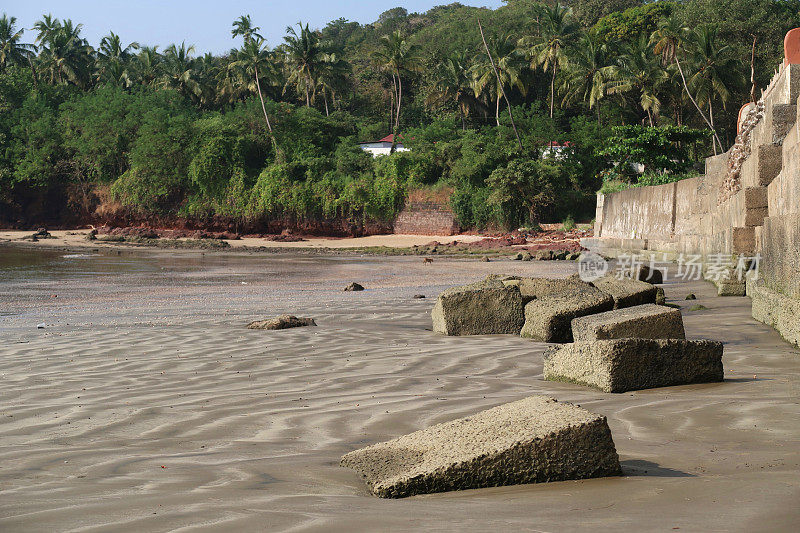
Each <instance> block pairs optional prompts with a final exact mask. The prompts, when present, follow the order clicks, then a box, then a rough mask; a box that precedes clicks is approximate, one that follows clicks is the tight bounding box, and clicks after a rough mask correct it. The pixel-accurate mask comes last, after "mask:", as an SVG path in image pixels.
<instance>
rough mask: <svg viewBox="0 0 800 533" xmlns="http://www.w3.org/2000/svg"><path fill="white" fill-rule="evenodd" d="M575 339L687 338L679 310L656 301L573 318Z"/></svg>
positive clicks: (578, 340) (581, 340)
mask: <svg viewBox="0 0 800 533" xmlns="http://www.w3.org/2000/svg"><path fill="white" fill-rule="evenodd" d="M572 337H573V338H574V339H575V342H583V341H595V340H600V339H624V338H629V337H638V338H642V339H685V338H686V332H685V330H684V329H683V318H682V317H681V312H680V311H679V310H678V309H673V308H671V307H664V306H661V305H655V304H645V305H637V306H635V307H628V308H625V309H615V310H613V311H606V312H605V313H598V314H596V315H589V316H584V317H580V318H576V319H574V320H573V321H572Z"/></svg>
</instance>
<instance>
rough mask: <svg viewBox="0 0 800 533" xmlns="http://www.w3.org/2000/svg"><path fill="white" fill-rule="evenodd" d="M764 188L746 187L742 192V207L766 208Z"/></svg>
mask: <svg viewBox="0 0 800 533" xmlns="http://www.w3.org/2000/svg"><path fill="white" fill-rule="evenodd" d="M767 205H768V203H767V188H766V187H747V188H745V190H744V206H745V208H746V209H755V208H758V207H767Z"/></svg>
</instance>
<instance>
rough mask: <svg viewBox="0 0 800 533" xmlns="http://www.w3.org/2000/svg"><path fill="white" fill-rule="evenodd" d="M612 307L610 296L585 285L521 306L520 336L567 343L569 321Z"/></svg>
mask: <svg viewBox="0 0 800 533" xmlns="http://www.w3.org/2000/svg"><path fill="white" fill-rule="evenodd" d="M654 290H655V289H654ZM613 308H614V299H613V298H612V297H611V296H610V295H608V294H606V293H604V292H603V291H600V290H598V289H596V288H594V287H592V286H590V285H588V284H586V285H585V286H584V287H580V288H578V289H572V290H568V291H566V292H562V293H558V294H552V295H550V296H545V297H543V298H537V299H536V300H533V301H531V302H528V303H527V304H525V325H524V326H523V327H522V331H521V333H520V334H521V335H522V336H523V337H526V338H530V339H535V340H538V341H543V342H571V341H572V326H571V323H572V319H573V318H577V317H581V316H586V315H592V314H595V313H602V312H603V311H610V310H611V309H613Z"/></svg>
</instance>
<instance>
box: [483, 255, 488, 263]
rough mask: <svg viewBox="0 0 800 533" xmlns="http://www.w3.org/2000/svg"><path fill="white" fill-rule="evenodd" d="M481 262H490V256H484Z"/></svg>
mask: <svg viewBox="0 0 800 533" xmlns="http://www.w3.org/2000/svg"><path fill="white" fill-rule="evenodd" d="M481 261H483V262H484V263H488V262H489V261H490V259H489V256H488V255H484V256H483V257H481Z"/></svg>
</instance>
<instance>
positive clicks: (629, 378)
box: [544, 339, 723, 392]
mask: <svg viewBox="0 0 800 533" xmlns="http://www.w3.org/2000/svg"><path fill="white" fill-rule="evenodd" d="M544 378H545V379H546V380H550V381H564V382H568V383H577V384H580V385H587V386H589V387H595V388H598V389H600V390H602V391H605V392H625V391H630V390H640V389H650V388H654V387H669V386H672V385H685V384H689V383H708V382H713V381H722V379H723V369H722V343H721V342H716V341H708V340H701V341H686V340H681V339H613V340H598V341H586V342H576V343H573V344H568V345H566V346H559V347H552V348H550V349H549V350H548V351H547V352H545V354H544Z"/></svg>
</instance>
